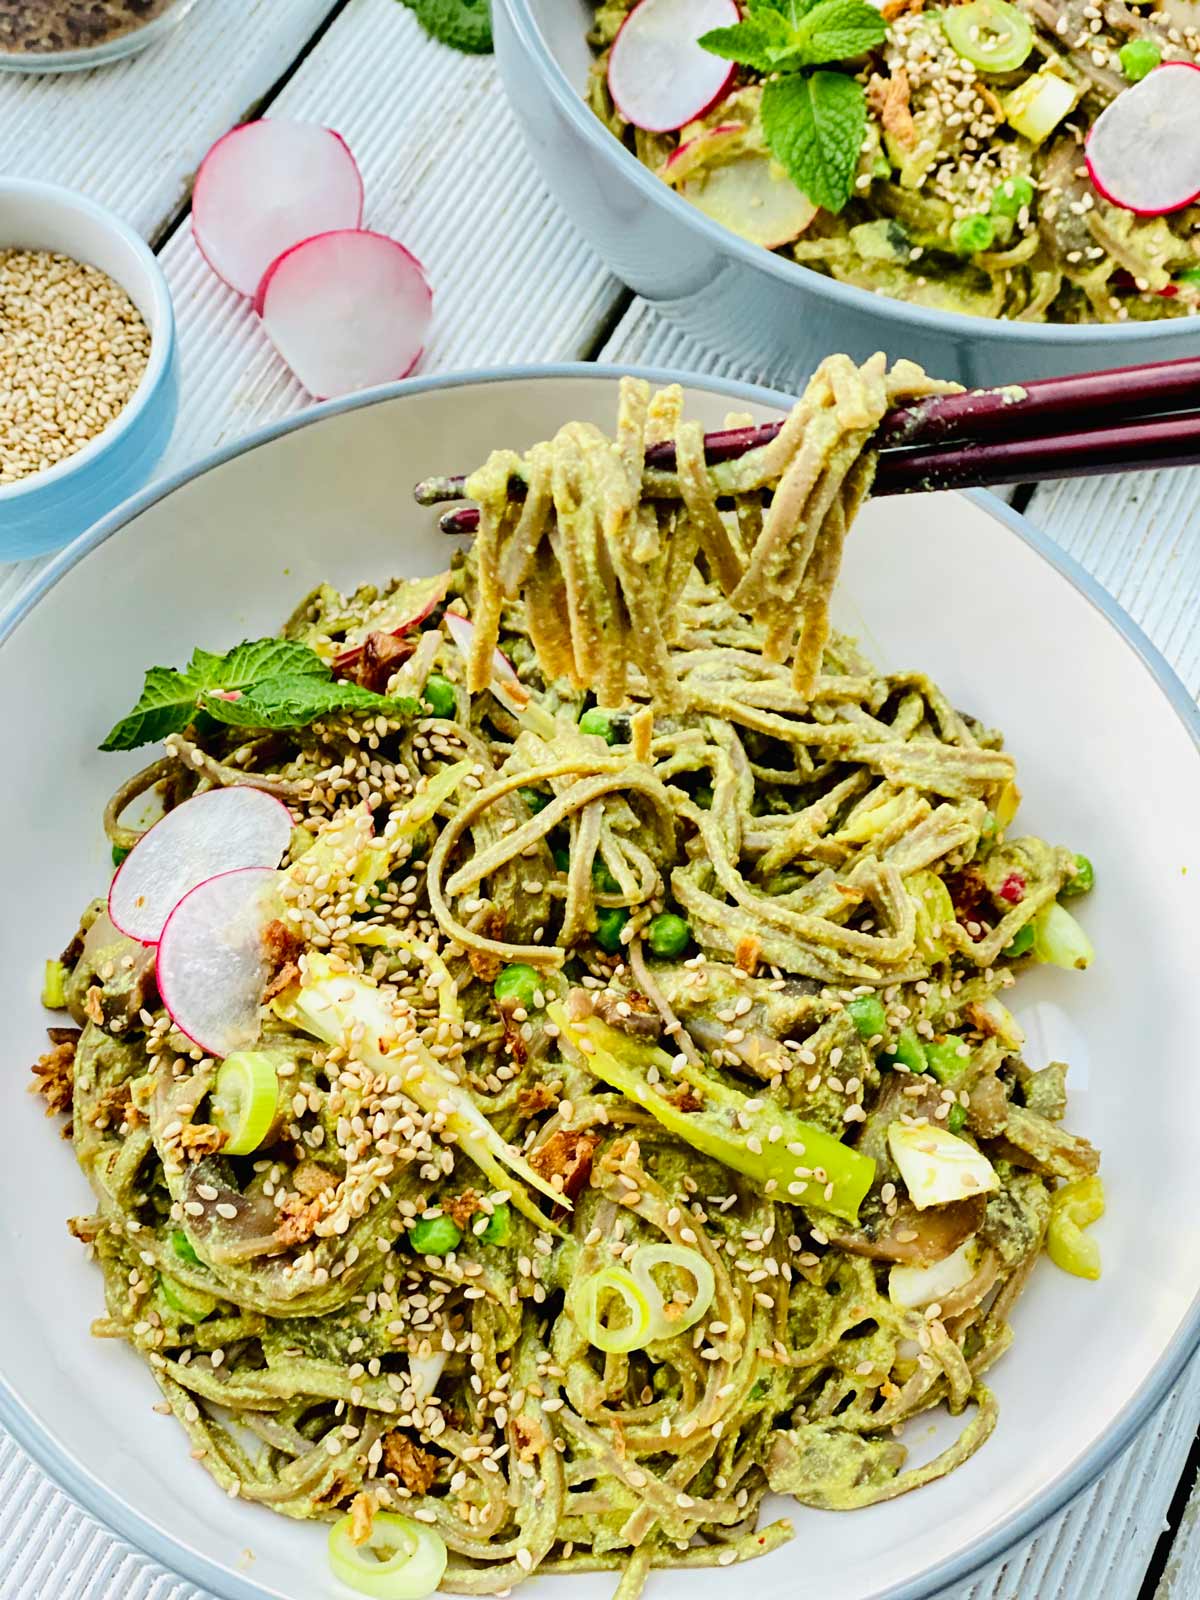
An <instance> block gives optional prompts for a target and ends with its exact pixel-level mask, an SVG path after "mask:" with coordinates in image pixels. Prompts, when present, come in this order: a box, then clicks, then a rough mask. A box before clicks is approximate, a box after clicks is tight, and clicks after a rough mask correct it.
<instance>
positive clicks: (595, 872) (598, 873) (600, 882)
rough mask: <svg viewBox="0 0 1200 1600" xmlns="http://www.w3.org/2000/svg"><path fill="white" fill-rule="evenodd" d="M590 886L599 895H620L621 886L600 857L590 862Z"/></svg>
mask: <svg viewBox="0 0 1200 1600" xmlns="http://www.w3.org/2000/svg"><path fill="white" fill-rule="evenodd" d="M592 886H593V888H595V889H596V890H597V891H598V892H599V893H600V894H620V892H621V885H620V884H619V883H618V882H617V880H616V879H615V878H614V877H613V875H612V873H611V872H610V871H609V870H608V868H607V867H606V866H605V864H604V860H603V858H602V857H601V856H597V857H596V858H595V860H594V861H593V862H592Z"/></svg>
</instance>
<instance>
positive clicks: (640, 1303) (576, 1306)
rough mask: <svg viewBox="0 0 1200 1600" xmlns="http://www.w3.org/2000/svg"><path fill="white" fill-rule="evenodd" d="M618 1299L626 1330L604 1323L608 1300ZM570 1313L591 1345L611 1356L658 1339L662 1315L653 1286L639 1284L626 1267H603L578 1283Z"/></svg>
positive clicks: (656, 1292) (624, 1353) (658, 1299)
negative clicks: (605, 1302) (606, 1301)
mask: <svg viewBox="0 0 1200 1600" xmlns="http://www.w3.org/2000/svg"><path fill="white" fill-rule="evenodd" d="M611 1296H615V1297H616V1298H617V1299H618V1300H620V1301H621V1303H622V1305H623V1306H624V1308H625V1312H626V1321H625V1323H624V1325H623V1326H614V1325H613V1324H611V1323H609V1322H607V1321H603V1320H601V1312H602V1311H605V1314H606V1315H607V1311H606V1308H605V1306H604V1301H605V1298H606V1297H611ZM569 1304H570V1311H571V1315H572V1317H573V1318H574V1319H575V1322H576V1324H577V1325H578V1327H579V1331H580V1332H581V1333H582V1334H583V1336H584V1338H585V1339H586V1340H587V1341H588V1343H589V1344H594V1345H595V1346H596V1349H597V1350H604V1351H606V1352H607V1353H608V1354H609V1355H621V1356H623V1355H628V1354H629V1352H630V1351H631V1350H641V1349H643V1348H644V1347H645V1346H646V1345H648V1344H649V1343H650V1341H651V1340H652V1339H653V1338H654V1337H655V1330H656V1328H657V1327H658V1323H659V1318H660V1317H661V1315H662V1296H661V1295H660V1294H659V1292H658V1290H657V1289H656V1288H655V1286H654V1284H653V1282H650V1283H649V1284H648V1285H647V1284H646V1283H639V1282H638V1281H637V1280H636V1279H635V1278H634V1276H633V1274H632V1273H631V1272H629V1271H627V1270H626V1268H624V1267H618V1266H612V1267H604V1268H602V1269H601V1270H600V1271H599V1272H594V1273H592V1275H591V1276H590V1277H588V1278H580V1279H577V1280H576V1282H575V1284H574V1286H573V1288H572V1290H571V1294H570V1297H569Z"/></svg>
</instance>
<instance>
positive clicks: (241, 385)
mask: <svg viewBox="0 0 1200 1600" xmlns="http://www.w3.org/2000/svg"><path fill="white" fill-rule="evenodd" d="M264 109H269V110H270V111H271V113H272V114H275V115H280V116H292V117H297V118H303V119H311V120H314V121H320V122H324V123H327V124H329V125H330V126H333V127H336V128H337V129H338V130H339V131H340V132H341V133H342V134H343V135H344V136H345V137H346V138H347V139H348V140H349V142H350V144H351V146H352V147H353V149H354V151H355V154H356V155H357V157H358V159H359V162H360V164H361V166H362V169H363V175H364V178H365V180H366V189H367V197H368V209H367V222H368V224H369V225H370V226H373V227H377V228H379V229H381V230H382V231H385V232H394V233H395V234H396V235H397V236H398V237H401V238H403V240H404V241H405V243H406V244H408V245H409V246H411V248H412V249H413V250H414V251H415V252H416V253H417V254H418V255H419V256H420V257H421V259H422V260H423V261H424V262H425V264H426V266H427V268H428V270H429V273H430V276H431V279H432V281H433V283H434V285H435V289H436V296H437V308H436V309H437V324H436V329H435V332H434V335H433V337H432V339H431V342H430V345H429V348H428V350H427V353H426V357H425V361H424V364H423V370H425V371H434V370H446V369H450V368H461V367H468V366H495V365H501V364H505V363H514V362H534V361H562V360H580V359H600V360H607V361H613V362H630V363H632V362H646V363H654V364H659V365H667V366H679V367H686V368H692V369H696V370H701V371H707V372H718V373H727V374H732V375H735V376H738V377H743V378H748V379H759V380H761V379H765V378H769V377H770V374H765V373H762V372H757V371H747V370H745V369H744V368H739V367H738V365H737V363H736V362H730V361H727V360H724V359H721V358H719V357H717V356H715V355H713V354H712V353H711V352H710V351H707V350H705V349H703V348H702V347H700V346H698V345H696V344H694V343H692V342H690V341H688V340H686V339H684V338H681V337H680V336H679V335H678V334H676V333H675V332H673V331H672V330H671V329H670V328H668V327H667V326H666V325H664V324H663V323H662V322H660V321H659V319H658V318H657V317H656V316H655V315H654V313H653V312H651V311H650V310H649V309H648V308H647V307H646V306H644V305H642V304H640V303H638V302H636V301H631V298H630V296H629V295H628V294H627V293H626V292H625V291H624V290H623V289H622V287H621V286H620V285H619V284H618V283H617V282H616V281H615V280H614V279H613V278H612V277H610V276H609V274H608V273H607V272H606V271H605V269H604V267H603V266H602V265H601V263H600V262H599V261H598V260H597V259H596V258H595V257H594V256H593V255H592V254H591V252H590V251H589V250H588V249H587V247H586V246H585V245H584V244H583V243H582V241H581V240H580V239H579V238H578V237H577V236H576V235H575V234H574V232H573V230H572V229H571V227H570V226H569V225H568V224H567V223H566V222H564V221H563V219H562V218H561V217H559V216H558V215H557V214H556V213H555V211H554V209H553V207H552V206H551V204H550V202H549V200H548V198H547V196H546V195H545V194H544V193H543V191H542V189H541V187H540V185H539V183H538V181H537V178H536V176H535V173H534V171H533V169H532V167H531V165H530V162H529V160H528V159H527V157H526V155H525V151H524V149H523V147H522V145H521V142H520V140H519V137H518V135H517V131H516V128H515V127H514V125H513V123H512V120H511V118H510V117H509V115H508V112H507V110H506V108H505V105H504V102H503V99H502V96H501V93H500V89H499V85H498V83H497V79H496V74H495V70H494V67H493V65H492V62H491V60H490V59H489V58H468V57H462V56H457V55H453V54H451V53H450V52H449V51H446V50H443V49H442V48H441V47H439V46H437V45H434V44H432V43H430V42H429V41H428V40H427V39H426V38H425V37H424V36H423V34H422V33H421V31H420V29H419V28H418V26H417V25H416V23H415V21H414V20H413V17H412V15H411V14H410V13H409V12H408V11H407V10H405V9H403V8H402V7H401V6H399V5H397V4H396V0H204V3H203V5H202V6H201V7H200V8H199V11H198V14H195V15H194V16H193V17H192V18H191V19H190V20H189V22H188V23H186V24H185V26H184V27H183V28H181V29H180V31H179V32H178V33H177V34H176V36H175V37H174V38H172V39H169V40H168V41H166V42H165V43H164V44H162V45H160V46H158V47H156V48H155V49H154V50H152V51H150V52H149V53H147V54H146V55H144V56H141V57H138V58H135V59H134V60H133V61H131V62H128V63H126V64H124V65H122V66H118V67H114V68H110V69H108V70H107V71H104V72H100V73H92V74H87V75H81V76H74V77H66V78H58V79H28V80H23V79H20V78H16V77H7V78H6V77H4V76H3V75H2V74H0V171H3V172H4V173H5V174H6V175H7V174H11V175H14V176H22V177H39V178H45V179H50V180H54V181H57V182H60V183H66V184H70V185H72V186H74V187H77V188H81V189H85V190H87V191H88V192H89V193H91V194H92V195H94V196H95V197H96V198H97V199H98V200H101V201H104V202H105V203H107V204H108V205H110V206H113V207H114V208H115V209H116V210H118V211H119V212H121V213H122V214H123V215H124V216H125V217H126V218H128V220H129V221H130V222H132V223H133V224H134V225H135V226H136V227H137V228H139V229H140V230H141V232H142V233H143V234H144V235H145V237H146V238H147V239H148V240H150V241H151V243H152V244H153V245H154V246H155V247H156V248H157V249H158V250H159V252H160V256H161V260H162V263H163V266H164V269H165V271H166V274H167V277H168V279H169V280H170V284H171V288H172V290H173V292H174V296H175V304H176V310H177V312H178V317H179V328H180V340H181V353H182V360H183V404H182V407H181V411H180V420H179V425H178V428H177V431H176V434H175V438H174V440H173V442H172V444H171V446H170V449H169V452H168V455H167V457H166V459H165V461H164V462H163V464H162V470H163V471H171V470H173V469H176V468H179V467H181V466H184V465H186V464H187V463H188V462H189V461H191V460H193V459H194V458H196V457H198V456H200V455H202V454H204V453H205V452H206V451H209V450H211V449H212V448H213V447H214V446H216V445H218V444H220V443H222V442H224V441H226V440H230V439H234V438H237V437H238V436H239V435H241V434H244V433H246V432H247V431H248V430H249V429H251V428H254V427H257V426H258V425H260V424H262V423H265V422H269V421H271V420H272V419H274V418H278V417H282V416H285V415H287V414H289V413H292V412H295V411H297V410H300V409H301V408H302V407H304V406H305V405H306V404H307V403H308V401H307V397H306V395H305V394H304V393H303V391H302V390H300V389H299V387H298V386H297V384H296V383H295V381H294V380H293V379H292V378H291V376H290V375H289V373H288V372H287V370H286V369H285V368H284V366H283V365H282V363H281V362H280V361H279V359H278V358H277V357H276V356H275V354H274V352H273V351H272V350H271V348H270V346H269V344H268V343H267V340H266V339H265V337H264V336H263V334H262V332H261V331H260V329H259V327H258V325H257V322H256V320H255V318H254V317H253V316H252V314H251V313H250V312H249V311H248V310H247V309H246V308H245V306H244V305H243V303H242V302H241V301H239V300H237V299H236V297H235V296H234V295H233V294H232V293H230V292H229V291H228V290H226V289H225V288H223V287H222V285H221V284H219V283H218V282H217V281H216V280H215V279H214V278H213V276H212V274H211V273H210V272H209V271H208V269H207V268H206V267H205V266H204V264H203V262H202V261H201V259H200V257H199V255H198V253H197V251H196V248H195V246H194V244H193V242H192V238H191V232H190V228H189V226H188V223H187V201H188V193H189V188H190V181H191V176H192V173H193V172H194V170H195V167H196V165H197V163H198V161H199V159H200V157H201V156H202V155H203V153H204V151H205V150H206V149H207V148H208V146H209V145H210V144H211V143H212V141H213V140H214V139H215V138H216V137H217V136H218V135H219V134H221V133H223V132H224V131H225V130H226V129H227V128H229V127H230V126H232V125H233V124H234V123H235V122H237V121H239V120H240V119H242V118H244V117H246V116H248V115H251V114H254V113H255V112H258V111H261V110H264ZM464 217H469V218H470V224H469V225H468V224H467V223H465V222H463V221H462V220H461V219H462V218H464ZM1028 510H1029V515H1030V516H1031V517H1032V518H1033V519H1034V520H1035V521H1037V522H1039V523H1040V524H1041V525H1042V527H1043V528H1045V529H1047V530H1048V531H1049V532H1050V533H1051V534H1053V536H1054V537H1055V538H1056V539H1057V540H1058V541H1059V542H1060V543H1061V544H1062V545H1063V546H1064V547H1065V548H1066V549H1067V550H1068V551H1069V552H1070V553H1071V554H1072V555H1073V556H1074V557H1075V558H1076V559H1077V560H1078V561H1080V562H1081V563H1082V564H1083V565H1084V566H1086V567H1087V568H1088V569H1089V570H1090V571H1091V572H1092V573H1093V574H1094V575H1095V576H1096V577H1097V578H1098V579H1099V580H1100V581H1101V582H1102V583H1103V584H1104V585H1105V586H1106V587H1107V588H1108V589H1109V590H1110V591H1111V592H1112V593H1113V594H1114V595H1115V596H1116V597H1117V599H1118V600H1119V601H1120V602H1121V603H1122V604H1123V605H1124V606H1125V607H1126V609H1127V610H1128V611H1129V612H1130V613H1131V614H1132V616H1133V617H1134V618H1135V620H1136V621H1137V622H1138V623H1140V624H1141V626H1142V627H1143V628H1144V629H1145V631H1146V632H1147V633H1148V634H1149V636H1150V638H1151V639H1152V640H1153V641H1154V643H1155V644H1156V645H1157V646H1158V647H1159V649H1160V650H1162V652H1163V653H1164V655H1165V656H1166V657H1167V659H1168V660H1169V661H1170V662H1171V664H1172V665H1173V666H1174V668H1175V669H1176V671H1177V672H1178V673H1179V675H1180V677H1181V678H1182V679H1183V681H1184V683H1185V684H1186V685H1187V687H1188V689H1189V690H1190V691H1191V692H1192V693H1193V694H1197V693H1200V620H1198V619H1200V473H1192V472H1177V473H1174V474H1168V473H1159V474H1152V473H1148V474H1144V475H1141V476H1139V477H1134V478H1125V479H1121V480H1116V479H1113V480H1106V479H1093V480H1090V481H1088V482H1085V483H1080V484H1060V485H1053V486H1049V487H1046V488H1042V489H1039V490H1038V491H1037V493H1036V494H1035V495H1034V496H1033V499H1032V502H1031V504H1030V506H1029V508H1028ZM39 565H40V564H39V563H32V562H30V563H25V564H24V565H22V566H20V567H8V568H5V567H3V566H2V565H0V607H3V606H4V605H5V604H6V603H7V602H8V601H9V600H11V599H12V598H13V597H14V595H16V594H18V593H19V592H20V591H21V590H22V589H23V588H24V587H25V586H26V585H27V584H28V583H29V582H30V581H31V579H32V578H33V576H34V575H35V573H36V571H37V570H38V566H39ZM7 1066H8V1069H9V1070H14V1063H11V1062H9V1063H7ZM1198 1422H1200V1362H1193V1364H1192V1366H1191V1368H1190V1370H1189V1371H1188V1372H1187V1373H1186V1374H1185V1376H1184V1377H1183V1378H1182V1379H1181V1381H1180V1382H1179V1384H1178V1385H1177V1387H1176V1389H1175V1391H1174V1393H1173V1394H1172V1395H1171V1396H1170V1398H1169V1399H1168V1400H1167V1402H1166V1403H1165V1404H1164V1405H1163V1407H1162V1409H1161V1410H1160V1412H1159V1413H1158V1415H1157V1416H1156V1417H1154V1419H1153V1420H1152V1422H1151V1423H1150V1424H1149V1425H1148V1427H1147V1428H1146V1429H1145V1431H1144V1432H1143V1434H1142V1435H1141V1436H1140V1437H1139V1438H1138V1439H1137V1440H1136V1441H1135V1442H1134V1444H1133V1445H1132V1446H1131V1447H1130V1448H1129V1450H1128V1451H1127V1452H1126V1453H1125V1455H1124V1456H1123V1457H1122V1458H1121V1459H1120V1460H1119V1461H1118V1462H1116V1463H1115V1464H1114V1465H1113V1467H1111V1468H1110V1470H1109V1471H1108V1472H1107V1473H1106V1474H1105V1476H1104V1477H1103V1478H1102V1479H1101V1480H1100V1481H1099V1482H1098V1483H1097V1484H1096V1485H1094V1486H1093V1488H1092V1489H1090V1490H1089V1491H1088V1492H1087V1493H1086V1494H1085V1495H1083V1496H1082V1497H1081V1499H1080V1500H1079V1501H1077V1502H1076V1504H1075V1505H1074V1506H1072V1507H1071V1508H1070V1509H1069V1510H1068V1511H1067V1512H1066V1513H1064V1514H1063V1515H1061V1516H1059V1517H1057V1518H1056V1519H1055V1520H1054V1521H1053V1522H1052V1523H1050V1524H1049V1525H1048V1526H1047V1527H1046V1529H1045V1530H1044V1531H1043V1532H1042V1533H1041V1534H1040V1535H1039V1536H1038V1537H1037V1538H1035V1539H1033V1540H1030V1541H1029V1542H1028V1543H1027V1544H1025V1545H1024V1546H1022V1547H1020V1548H1019V1549H1017V1550H1016V1551H1014V1552H1013V1554H1012V1556H1011V1557H1010V1559H1009V1560H1008V1561H1007V1562H1006V1563H1004V1564H1003V1565H1002V1566H999V1567H997V1568H995V1569H993V1570H992V1571H989V1572H988V1573H987V1574H985V1575H983V1576H982V1577H980V1578H979V1579H977V1580H976V1582H975V1583H973V1584H971V1585H968V1586H965V1587H962V1588H960V1589H958V1590H957V1591H955V1592H954V1596H953V1600H1200V1514H1198V1508H1197V1505H1196V1504H1193V1505H1192V1507H1191V1509H1190V1511H1189V1510H1188V1494H1189V1491H1190V1489H1191V1487H1192V1485H1191V1481H1190V1479H1191V1478H1192V1477H1194V1475H1195V1472H1196V1468H1197V1457H1196V1451H1195V1445H1196V1437H1197V1424H1198ZM1169 1513H1170V1522H1171V1526H1170V1528H1169V1529H1168V1514H1169ZM0 1600H206V1597H204V1596H202V1595H201V1593H200V1591H198V1590H196V1589H194V1588H193V1587H192V1586H191V1585H190V1584H185V1583H180V1582H178V1581H177V1580H176V1579H174V1578H173V1577H172V1576H171V1575H170V1574H168V1573H166V1572H165V1571H163V1570H162V1569H161V1568H159V1567H157V1566H156V1565H155V1564H153V1563H152V1562H149V1561H147V1560H146V1559H145V1558H144V1557H142V1556H141V1555H139V1554H138V1553H137V1552H136V1551H134V1550H133V1549H132V1548H131V1547H129V1546H128V1545H126V1544H124V1543H123V1542H121V1541H119V1540H116V1539H114V1538H112V1537H111V1536H110V1535H109V1534H108V1533H106V1532H105V1531H104V1530H103V1529H101V1528H100V1527H98V1526H97V1524H96V1523H94V1522H93V1521H92V1520H91V1518H90V1517H88V1516H87V1515H86V1514H85V1513H83V1512H82V1511H80V1510H79V1509H78V1508H77V1507H75V1506H74V1505H73V1504H72V1503H71V1502H70V1501H69V1500H67V1499H66V1498H65V1497H64V1496H63V1495H62V1494H61V1493H60V1492H59V1491H58V1490H57V1489H56V1488H55V1487H54V1486H53V1485H52V1484H51V1483H50V1482H49V1480H48V1479H47V1478H46V1477H45V1476H44V1475H43V1474H42V1473H41V1471H40V1470H39V1469H38V1468H36V1467H35V1466H34V1465H33V1464H32V1463H31V1462H30V1461H29V1460H28V1459H27V1458H26V1457H25V1456H24V1455H23V1454H22V1452H21V1451H20V1450H19V1449H18V1448H17V1447H16V1445H15V1444H13V1443H12V1441H11V1440H9V1439H7V1438H5V1437H4V1436H3V1435H2V1434H0Z"/></svg>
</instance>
